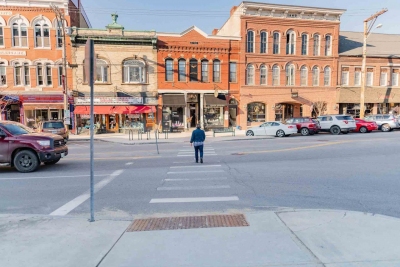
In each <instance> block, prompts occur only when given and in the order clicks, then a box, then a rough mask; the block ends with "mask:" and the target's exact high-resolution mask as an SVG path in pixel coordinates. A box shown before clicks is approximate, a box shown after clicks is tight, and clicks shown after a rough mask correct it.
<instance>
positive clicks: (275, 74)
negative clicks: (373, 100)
mask: <svg viewBox="0 0 400 267" xmlns="http://www.w3.org/2000/svg"><path fill="white" fill-rule="evenodd" d="M279 84H280V69H279V66H278V65H274V66H273V67H272V85H279Z"/></svg>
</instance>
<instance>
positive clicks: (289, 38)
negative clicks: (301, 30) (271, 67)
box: [286, 31, 296, 55]
mask: <svg viewBox="0 0 400 267" xmlns="http://www.w3.org/2000/svg"><path fill="white" fill-rule="evenodd" d="M295 43H296V33H295V32H294V31H289V32H288V33H287V34H286V55H294V54H295Z"/></svg>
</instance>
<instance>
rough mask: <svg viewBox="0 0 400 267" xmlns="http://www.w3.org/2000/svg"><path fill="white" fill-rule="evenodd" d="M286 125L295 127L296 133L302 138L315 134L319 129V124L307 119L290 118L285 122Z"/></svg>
mask: <svg viewBox="0 0 400 267" xmlns="http://www.w3.org/2000/svg"><path fill="white" fill-rule="evenodd" d="M286 124H291V125H295V126H296V128H297V132H298V133H301V135H303V136H306V135H313V134H316V133H318V132H319V131H320V129H321V127H320V126H319V123H317V122H315V121H314V120H313V119H312V118H309V117H300V118H291V119H289V120H287V121H286Z"/></svg>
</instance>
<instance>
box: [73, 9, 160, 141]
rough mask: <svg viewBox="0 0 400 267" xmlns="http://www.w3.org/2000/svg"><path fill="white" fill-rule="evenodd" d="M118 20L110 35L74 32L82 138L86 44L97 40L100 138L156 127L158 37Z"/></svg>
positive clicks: (85, 113)
mask: <svg viewBox="0 0 400 267" xmlns="http://www.w3.org/2000/svg"><path fill="white" fill-rule="evenodd" d="M117 18H118V15H112V19H113V22H112V23H111V24H109V25H108V26H107V27H106V28H105V29H103V30H101V29H79V28H73V29H72V30H73V31H72V35H71V40H72V58H73V64H72V65H71V67H72V68H73V92H74V101H75V109H74V112H73V113H74V114H73V115H74V116H76V122H77V123H76V129H77V131H78V133H81V132H87V131H88V128H89V127H88V125H89V123H90V121H89V105H90V86H89V84H88V76H87V75H86V73H85V71H84V60H85V44H86V42H87V40H88V38H91V39H92V40H94V43H95V56H96V73H95V86H94V102H95V109H94V111H95V123H96V125H97V128H98V129H97V130H98V131H100V132H127V131H128V130H138V129H145V128H151V127H154V125H155V118H156V116H155V112H156V106H157V99H158V96H157V49H156V45H157V37H156V32H155V31H126V30H125V29H124V27H123V26H122V25H119V24H118V23H117Z"/></svg>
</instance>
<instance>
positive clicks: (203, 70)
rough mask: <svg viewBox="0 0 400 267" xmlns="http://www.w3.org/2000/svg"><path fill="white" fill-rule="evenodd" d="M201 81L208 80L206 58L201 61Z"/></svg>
mask: <svg viewBox="0 0 400 267" xmlns="http://www.w3.org/2000/svg"><path fill="white" fill-rule="evenodd" d="M201 81H202V82H203V83H206V82H208V60H202V61H201Z"/></svg>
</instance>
